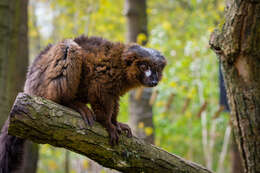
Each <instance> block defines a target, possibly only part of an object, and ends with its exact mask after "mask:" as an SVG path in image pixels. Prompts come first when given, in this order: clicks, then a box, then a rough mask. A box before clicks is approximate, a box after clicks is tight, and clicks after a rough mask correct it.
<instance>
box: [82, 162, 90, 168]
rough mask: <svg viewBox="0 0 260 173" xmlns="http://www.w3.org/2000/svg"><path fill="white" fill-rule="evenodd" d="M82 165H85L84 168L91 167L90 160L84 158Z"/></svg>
mask: <svg viewBox="0 0 260 173" xmlns="http://www.w3.org/2000/svg"><path fill="white" fill-rule="evenodd" d="M82 165H83V168H84V169H88V167H89V164H88V161H87V160H83V163H82Z"/></svg>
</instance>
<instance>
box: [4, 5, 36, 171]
mask: <svg viewBox="0 0 260 173" xmlns="http://www.w3.org/2000/svg"><path fill="white" fill-rule="evenodd" d="M27 6H28V1H27V0H19V1H16V0H1V1H0V21H1V24H0V42H1V46H0V127H2V126H3V124H4V122H5V120H6V119H7V116H8V115H9V112H10V109H11V107H12V104H13V102H14V100H15V97H16V95H17V93H18V92H19V91H21V90H22V86H23V84H24V80H25V74H26V69H27V65H28V38H27V32H28V27H27ZM29 145H30V146H32V144H28V145H27V146H26V148H27V149H26V151H29V150H31V149H33V148H30V146H29ZM34 148H35V146H34ZM27 156H28V157H27ZM35 156H37V152H36V153H34V152H26V155H25V165H24V166H25V168H24V169H25V171H24V172H26V173H33V172H35V171H36V169H35V166H34V165H33V164H32V163H35V159H33V158H35ZM36 160H37V159H36ZM26 163H28V164H26ZM29 167H34V168H33V169H27V168H29ZM21 172H23V171H21Z"/></svg>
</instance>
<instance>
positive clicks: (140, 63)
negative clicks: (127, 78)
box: [128, 45, 166, 87]
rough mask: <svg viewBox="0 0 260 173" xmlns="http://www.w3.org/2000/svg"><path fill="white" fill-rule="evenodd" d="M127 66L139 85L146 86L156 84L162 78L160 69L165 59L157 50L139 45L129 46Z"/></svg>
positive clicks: (163, 65)
mask: <svg viewBox="0 0 260 173" xmlns="http://www.w3.org/2000/svg"><path fill="white" fill-rule="evenodd" d="M128 51H129V52H130V53H131V54H130V57H132V58H129V59H130V62H129V66H130V68H132V69H135V70H132V71H134V72H135V74H134V75H135V76H136V78H137V79H138V80H139V82H140V83H141V85H143V86H146V87H154V86H156V85H157V84H158V83H159V81H160V80H161V78H162V71H163V69H164V67H165V65H166V59H165V58H164V56H162V55H161V53H160V52H159V51H157V50H154V49H150V48H144V47H142V46H139V45H133V46H131V47H130V48H129V49H128Z"/></svg>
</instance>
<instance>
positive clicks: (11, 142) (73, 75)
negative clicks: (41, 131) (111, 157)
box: [0, 35, 166, 173]
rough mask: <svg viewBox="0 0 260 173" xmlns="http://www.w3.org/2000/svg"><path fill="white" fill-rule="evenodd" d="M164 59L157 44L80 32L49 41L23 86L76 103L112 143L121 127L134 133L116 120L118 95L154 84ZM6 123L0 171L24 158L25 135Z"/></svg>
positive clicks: (12, 167)
mask: <svg viewBox="0 0 260 173" xmlns="http://www.w3.org/2000/svg"><path fill="white" fill-rule="evenodd" d="M165 65H166V59H165V58H164V56H163V55H162V54H161V53H160V52H159V51H157V50H154V49H151V48H145V47H142V46H140V45H138V44H123V43H118V42H110V41H108V40H105V39H103V38H100V37H87V36H84V35H82V36H80V37H77V38H75V39H67V40H63V41H61V42H59V43H57V44H54V45H49V46H47V47H46V48H45V49H44V50H43V51H42V52H41V53H40V54H39V55H38V56H37V57H36V58H35V60H34V61H33V63H32V64H31V66H30V67H29V69H28V73H27V79H26V82H25V86H24V92H25V93H27V94H29V95H32V96H40V97H44V98H46V99H49V100H52V101H54V102H56V103H59V104H62V105H64V106H67V107H70V108H72V109H74V110H75V111H77V112H79V113H80V114H81V116H82V118H83V119H84V121H85V123H86V124H87V125H89V126H92V125H93V123H94V121H95V120H96V121H98V122H99V123H101V124H102V125H103V126H104V127H105V128H106V130H107V132H108V134H109V139H110V143H111V145H115V144H118V136H119V134H120V133H121V132H122V131H126V134H127V136H128V137H131V136H132V132H131V129H130V127H129V126H128V125H127V124H124V123H120V122H118V121H117V115H118V111H119V98H120V96H123V95H124V94H125V93H126V92H128V91H129V90H131V89H134V88H137V87H141V86H145V87H154V86H156V85H157V84H158V82H159V81H160V80H161V78H162V71H163V69H164V67H165ZM86 104H90V105H91V108H89V107H87V106H86ZM8 123H9V121H7V122H6V124H5V126H4V128H3V129H2V134H1V136H0V142H1V143H0V173H10V172H11V171H12V170H15V169H16V168H17V167H18V166H19V165H20V164H21V163H20V162H21V160H22V159H21V158H22V151H23V145H24V141H25V140H24V139H21V138H17V137H14V136H10V135H8V134H7V129H8Z"/></svg>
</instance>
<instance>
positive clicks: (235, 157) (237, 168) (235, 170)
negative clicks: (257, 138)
mask: <svg viewBox="0 0 260 173" xmlns="http://www.w3.org/2000/svg"><path fill="white" fill-rule="evenodd" d="M231 162H232V163H231V173H244V168H243V166H242V161H241V157H240V153H239V151H238V146H237V143H236V141H235V138H234V135H232V144H231Z"/></svg>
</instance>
